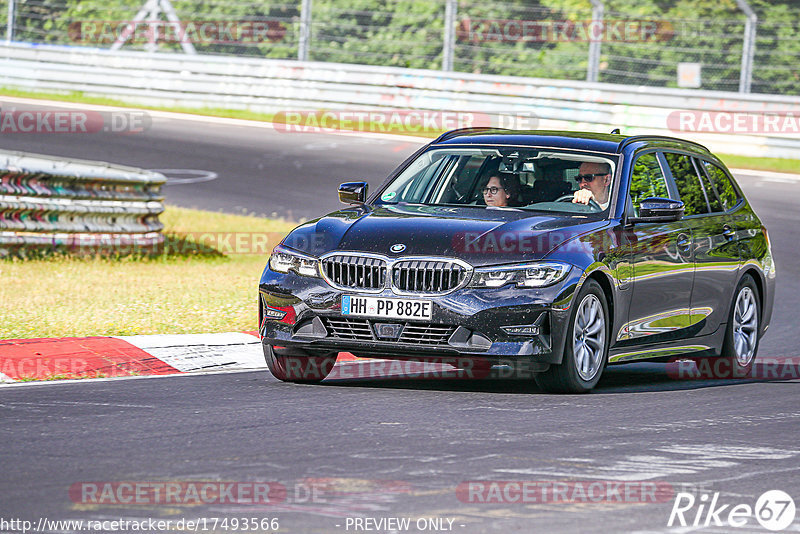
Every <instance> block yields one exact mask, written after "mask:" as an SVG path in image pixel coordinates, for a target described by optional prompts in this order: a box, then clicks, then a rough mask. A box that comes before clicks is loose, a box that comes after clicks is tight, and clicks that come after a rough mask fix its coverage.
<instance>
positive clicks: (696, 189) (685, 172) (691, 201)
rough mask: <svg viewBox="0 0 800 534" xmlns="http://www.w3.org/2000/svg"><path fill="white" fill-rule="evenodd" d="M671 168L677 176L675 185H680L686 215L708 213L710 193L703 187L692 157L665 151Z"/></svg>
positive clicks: (674, 176)
mask: <svg viewBox="0 0 800 534" xmlns="http://www.w3.org/2000/svg"><path fill="white" fill-rule="evenodd" d="M664 156H665V157H666V158H667V164H668V165H669V170H670V171H672V176H673V178H675V185H676V186H678V194H679V195H680V196H681V202H683V204H684V206H685V210H684V213H685V214H686V215H698V214H702V213H708V212H709V211H710V210H709V208H708V194H707V192H706V190H705V189H704V188H703V185H702V183H701V181H700V176H698V174H697V170H695V166H694V165H693V163H692V158H691V157H690V156H687V155H685V154H674V153H672V152H665V153H664Z"/></svg>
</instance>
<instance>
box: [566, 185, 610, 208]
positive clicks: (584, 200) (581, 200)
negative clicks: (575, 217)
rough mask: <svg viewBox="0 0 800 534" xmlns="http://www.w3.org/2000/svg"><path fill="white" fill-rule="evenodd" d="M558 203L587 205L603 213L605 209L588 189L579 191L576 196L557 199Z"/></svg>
mask: <svg viewBox="0 0 800 534" xmlns="http://www.w3.org/2000/svg"><path fill="white" fill-rule="evenodd" d="M556 202H572V203H573V204H586V205H588V206H590V207H592V208H594V209H596V210H598V211H603V208H602V207H601V206H600V204H598V202H597V201H596V200H595V199H594V194H592V192H591V191H589V190H588V189H578V190H577V191H575V194H574V195H564V196H562V197H559V198H557V199H556Z"/></svg>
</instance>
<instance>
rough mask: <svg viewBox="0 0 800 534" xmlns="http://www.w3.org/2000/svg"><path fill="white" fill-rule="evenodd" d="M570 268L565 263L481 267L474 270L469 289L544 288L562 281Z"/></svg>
mask: <svg viewBox="0 0 800 534" xmlns="http://www.w3.org/2000/svg"><path fill="white" fill-rule="evenodd" d="M571 268H572V266H571V265H569V264H567V263H557V262H552V261H550V262H539V263H526V264H522V265H509V266H505V265H504V266H498V267H482V268H480V269H475V272H474V274H473V275H472V282H470V287H502V286H504V285H506V284H512V283H513V284H515V285H516V286H517V287H546V286H551V285H553V284H555V283H556V282H560V281H561V280H563V279H564V277H565V276H567V273H569V271H570V269H571Z"/></svg>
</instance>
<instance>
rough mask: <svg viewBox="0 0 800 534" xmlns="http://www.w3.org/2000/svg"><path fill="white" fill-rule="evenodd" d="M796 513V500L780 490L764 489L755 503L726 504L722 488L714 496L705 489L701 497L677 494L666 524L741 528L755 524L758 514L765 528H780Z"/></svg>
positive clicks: (786, 524)
mask: <svg viewBox="0 0 800 534" xmlns="http://www.w3.org/2000/svg"><path fill="white" fill-rule="evenodd" d="M794 516H795V504H794V500H793V499H792V497H791V496H789V494H788V493H786V492H785V491H781V490H770V491H766V492H764V493H762V494H761V496H760V497H759V498H758V499H757V500H756V502H755V506H750V505H749V504H747V503H739V504H730V503H727V504H723V503H721V502H720V499H719V492H715V493H714V494H713V495H711V496H710V495H709V494H707V493H702V494H700V496H699V497H696V496H695V495H693V494H691V493H684V492H680V493H678V494H677V495H676V496H675V502H674V503H673V504H672V512H670V514H669V521H668V522H667V526H668V527H671V526H673V525H676V526H677V525H680V526H682V527H686V526H690V525H691V526H693V527H709V526H716V527H735V528H742V527H747V526H752V523H751V521H750V520H751V519H752V518H755V520H756V521H758V523H759V524H760V525H761V526H762V527H764V528H765V529H767V530H771V531H773V532H777V531H780V530H784V529H786V528H787V527H788V526H789V525H791V524H792V522H793V521H794Z"/></svg>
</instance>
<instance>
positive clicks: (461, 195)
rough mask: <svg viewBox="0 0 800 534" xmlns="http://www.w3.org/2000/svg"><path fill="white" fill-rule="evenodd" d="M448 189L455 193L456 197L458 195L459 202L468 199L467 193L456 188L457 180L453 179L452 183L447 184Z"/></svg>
mask: <svg viewBox="0 0 800 534" xmlns="http://www.w3.org/2000/svg"><path fill="white" fill-rule="evenodd" d="M447 189H448V191H450V192H451V193H452V194H453V196H454V197H456V200H457V201H458V202H464V200H466V198H467V195H466V194H465V193H461V192H459V191H458V189H456V184H455V181H452V180H451V181H450V183H448V184H447Z"/></svg>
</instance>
